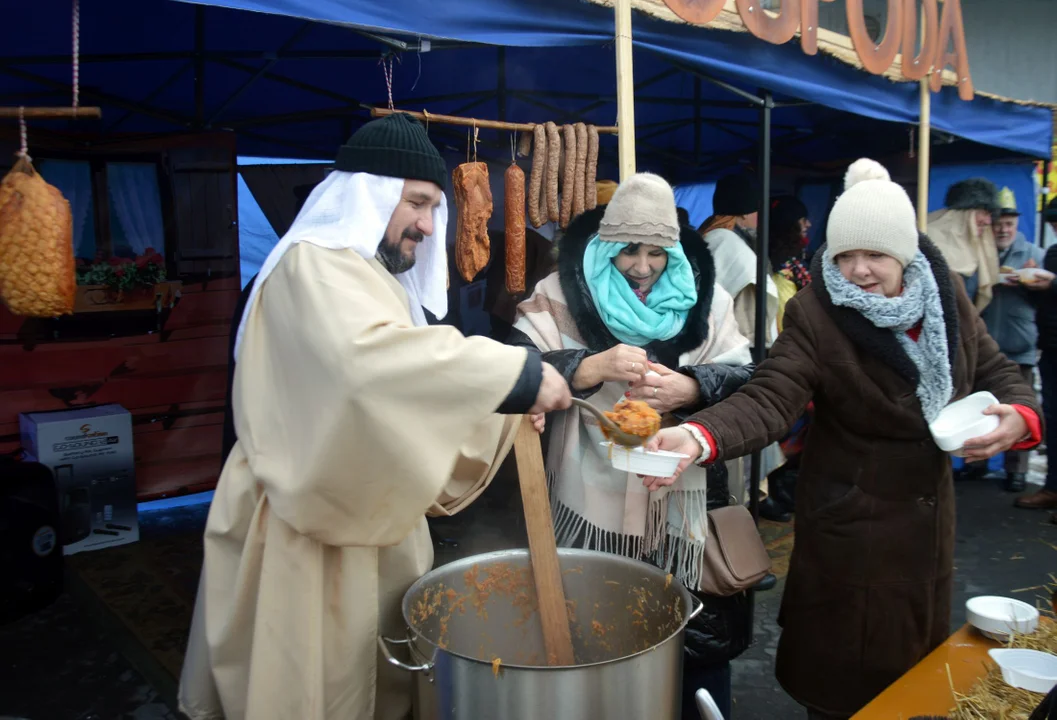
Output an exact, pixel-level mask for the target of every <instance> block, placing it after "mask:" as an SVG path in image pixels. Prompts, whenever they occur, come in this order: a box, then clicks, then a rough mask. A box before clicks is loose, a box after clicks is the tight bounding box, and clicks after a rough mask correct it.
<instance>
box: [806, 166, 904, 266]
mask: <svg viewBox="0 0 1057 720" xmlns="http://www.w3.org/2000/svg"><path fill="white" fill-rule="evenodd" d="M826 243H827V247H826V260H828V261H830V262H832V261H833V258H835V257H837V256H838V255H840V254H841V253H845V252H850V251H852V250H874V251H876V252H880V253H884V254H885V255H890V256H892V257H894V258H895V259H896V260H898V261H899V262H900V264H901V265H902V266H903V267H906V266H907V265H909V264H910V263H911V262H912V261H913V260H914V257H915V256H916V255H917V253H918V227H917V216H916V213H915V212H914V205H913V203H911V202H910V197H909V196H908V195H907V193H906V190H904V189H903V188H902V186H900V185H897V184H896V183H894V182H892V178H891V176H890V175H889V174H888V171H887V170H885V169H884V167H883V166H882V165H881V164H880V163H879V162H877V161H875V160H869V159H866V158H863V159H861V160H856V161H855V162H854V163H852V164H851V166H850V167H849V168H848V172H847V174H846V175H845V176H844V193H843V194H842V195H841V196H840V197H839V198H837V202H836V203H834V205H833V210H832V211H830V214H829V223H828V225H827V227H826Z"/></svg>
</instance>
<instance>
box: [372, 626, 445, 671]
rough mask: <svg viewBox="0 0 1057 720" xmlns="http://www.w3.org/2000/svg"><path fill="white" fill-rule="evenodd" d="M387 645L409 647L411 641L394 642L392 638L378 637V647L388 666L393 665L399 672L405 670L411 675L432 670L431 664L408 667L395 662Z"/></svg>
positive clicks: (398, 661)
mask: <svg viewBox="0 0 1057 720" xmlns="http://www.w3.org/2000/svg"><path fill="white" fill-rule="evenodd" d="M389 645H407V646H409V647H410V645H411V641H410V640H408V639H407V638H404V639H403V640H394V639H393V638H387V637H382V636H381V635H379V636H378V647H379V648H381V649H382V655H384V656H385V659H386V660H387V661H388V662H389V664H390V665H395V666H396V667H398V668H400V669H401V670H406V671H407V672H411V673H416V672H429V671H431V670H432V669H433V663H432V662H427V663H424V664H422V665H408V664H407V663H405V662H401V661H400V660H397V659H396V658H395V657H393V654H392V653H391V652H390V651H389Z"/></svg>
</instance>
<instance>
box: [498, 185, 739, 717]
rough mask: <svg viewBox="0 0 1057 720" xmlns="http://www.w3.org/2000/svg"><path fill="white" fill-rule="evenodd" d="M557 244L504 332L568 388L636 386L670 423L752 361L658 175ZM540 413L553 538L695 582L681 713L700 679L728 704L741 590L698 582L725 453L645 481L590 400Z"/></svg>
mask: <svg viewBox="0 0 1057 720" xmlns="http://www.w3.org/2000/svg"><path fill="white" fill-rule="evenodd" d="M558 247H559V251H558V270H557V272H555V273H553V274H551V275H550V276H548V277H547V278H545V279H544V280H543V281H541V282H540V283H539V284H538V285H537V286H536V288H535V291H534V292H533V294H532V296H531V297H530V298H529V299H528V300H526V301H525V302H523V303H521V305H520V306H519V307H518V317H517V319H516V320H515V322H514V331H513V335H514V337H513V338H512V339H511V342H514V343H515V344H518V345H524V346H528V347H531V348H534V349H536V350H539V351H540V352H542V354H543V359H544V361H546V362H549V363H551V364H552V365H553V366H554V367H556V368H557V369H558V371H559V372H560V373H562V374H563V375H564V376H565V378H566V379H567V380H568V382H569V384H570V387H571V388H572V390H573V393H574V395H575V396H577V397H580V398H590V399H591V402H592V403H593V404H594V405H596V406H597V407H599V408H604V409H609V408H611V407H612V406H613V405H614V404H615V403H617V402H618V401H620V400H622V399H624V398H625V397H628V398H631V399H634V400H641V401H643V402H645V403H647V404H649V405H650V406H651V407H653V408H654V409H655V410H656V411H657V412H658V413H660V414H661V416H662V418H663V419H664V420H665V421H667V422H668V423H669V424H677V423H678V422H680V421H681V420H683V419H685V418H686V417H688V416H689V415H690V414H691V413H693V412H694V411H696V410H699V409H700V408H703V407H707V406H708V405H711V404H713V403H716V402H719V401H720V400H722V399H723V398H725V397H727V396H728V395H730V393H732V392H733V391H734V390H736V389H737V388H738V387H739V386H740V385H741V384H742V383H744V382H745V381H746V380H748V379H749V377H750V376H751V375H752V366H751V365H749V363H750V361H751V358H750V355H749V341H748V340H747V339H746V338H745V337H743V336H742V335H741V333H739V332H738V326H737V322H736V320H735V318H734V301H733V299H732V298H731V296H730V295H729V294H727V293H726V292H725V291H724V290H723V289H722V288H721V287H720V286H719V285H717V284H716V273H715V267H714V264H713V262H712V255H711V253H710V252H709V251H708V249H707V247H705V245H704V243H702V242H701V239H700V237H698V236H697V235H696V234H695V233H694V231H693V229H691V228H689V227H685V226H681V225H680V224H679V221H678V215H677V211H676V207H675V195H674V193H673V192H672V188H671V186H670V185H669V184H668V183H667V182H665V181H664V179H662V178H660V177H658V176H656V175H651V174H649V173H639V174H636V175H633V176H631V177H630V178H627V179H625V180H624V181H623V182H621V183H620V185H619V186H618V187H617V189H616V191H615V192H614V193H613V197H612V199H611V200H610V202H609V204H608V205H606V206H599V207H598V208H596V209H595V210H591V211H588V212H586V213H584V214H582V215H580V216H579V217H577V218H575V219H574V220H573V221H572V223H571V224H570V225H569V228H568V230H567V231H566V233H565V235H564V236H563V237H562V238H561V240H560V241H559V244H558ZM546 427H547V430H548V435H549V437H548V438H545V440H547V442H546V447H547V453H546V466H547V474H548V476H549V477H550V479H551V482H552V485H551V487H552V490H551V505H552V507H553V510H554V529H555V534H556V536H557V540H558V544H560V545H562V546H565V547H582V548H587V549H590V550H600V551H604V552H611V553H616V554H621V555H625V556H627V557H632V558H635V559H639V560H646V561H647V562H652V563H654V564H656V565H657V566H659V567H661V568H664V569H666V570H667V571H668V572H670V573H671V574H672V575H674V576H675V577H676V578H678V580H679V581H680V582H682V583H683V584H684V585H685V586H686V587H687V588H688V589H689V590H690V591H691V592H694V593H695V594H697V595H698V597H699V598H700V599H701V601H702V603H703V604H704V608H705V609H704V610H703V611H702V612H701V614H700V615H698V616H697V617H696V618H694V619H693V620H692V621H691V622H690V625H689V627H688V628H687V636H686V645H685V653H684V664H683V665H684V672H683V678H684V679H683V688H684V693H683V695H684V700H683V710H684V717H687V718H696V717H697V715H696V710H694V701H693V695H694V692H695V691H696V690H697V689H698V688H701V687H704V688H705V689H707V690H708V691H709V692H710V693H712V695H713V697H714V698H715V699H716V700H717V703H718V704H719V705H720V708H721V710H723V711H724V715H725V717H728V718H729V717H731V716H730V702H731V700H730V660H731V659H733V658H735V657H737V656H738V655H739V654H740V653H741V652H743V651H744V650H745V649H746V648H747V647H748V644H749V642H750V640H751V637H752V636H751V629H750V627H749V615H748V600H747V597H746V594H745V593H744V592H740V593H735V594H734V595H731V596H728V597H715V596H708V595H703V594H702V593H701V592H700V575H701V562H702V553H703V552H704V547H705V544H706V543H707V542H709V540H708V539H706V538H707V535H708V527H707V524H708V519H707V516H706V512H707V511H708V510H710V509H713V508H715V507H721V506H724V505H727V503H728V500H729V494H730V493H729V491H728V488H727V469H726V467H725V465H723V464H722V463H721V464H718V465H713V466H712V467H709V468H704V467H694V468H691V469H689V470H687V472H686V473H684V474H683V477H682V478H681V479H680V481H679V482H677V483H675V484H673V485H671V486H669V487H664V488H658V489H657V490H655V491H653V492H650V491H648V490H647V489H646V488H645V487H643V485H642V482H641V481H640V480H639V479H638V477H637V476H635V475H634V474H631V473H628V472H626V471H621V470H616V469H614V468H613V466H612V464H611V462H610V458H609V452H608V450H607V448H606V447H604V446H603V445H602V443H603V441H604V438H603V437H602V433H601V430H600V429H599V427H598V424H597V423H596V422H594V420H593V418H592V417H590V415H589V414H587V413H583V412H581V411H580V410H578V409H575V408H574V409H572V410H569V411H564V412H559V413H553V414H551V415H549V416H547V418H546Z"/></svg>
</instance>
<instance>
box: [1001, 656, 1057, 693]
mask: <svg viewBox="0 0 1057 720" xmlns="http://www.w3.org/2000/svg"><path fill="white" fill-rule="evenodd" d="M987 654H988V655H990V656H991V659H992V660H994V661H995V662H996V663H997V664H998V667H1000V668H1002V679H1003V680H1005V681H1006V684H1007V685H1012V686H1013V687H1015V688H1021V689H1023V690H1030V691H1031V692H1036V693H1040V694H1042V695H1045V694H1046V693H1048V692H1049V691H1050V690H1052V689H1053V688H1054V686H1055V685H1057V655H1051V654H1050V653H1046V652H1039V651H1038V650H1024V649H1021V648H1002V649H999V650H988V651H987Z"/></svg>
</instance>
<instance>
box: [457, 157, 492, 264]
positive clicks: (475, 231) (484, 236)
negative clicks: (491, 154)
mask: <svg viewBox="0 0 1057 720" xmlns="http://www.w3.org/2000/svg"><path fill="white" fill-rule="evenodd" d="M452 184H453V185H454V186H455V207H456V210H457V213H458V221H457V223H456V226H455V265H456V267H458V268H459V274H460V275H462V279H463V280H465V281H466V282H468V283H470V282H473V281H474V278H476V277H477V274H478V273H479V272H481V271H482V270H484V268H485V266H487V265H488V259H489V256H490V254H491V244H490V243H489V240H488V220H489V218H491V217H492V190H491V188H490V187H489V185H488V165H486V164H485V163H483V162H468V163H463V164H462V165H459V166H458V167H456V168H455V171H454V172H453V173H452Z"/></svg>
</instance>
